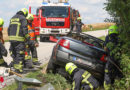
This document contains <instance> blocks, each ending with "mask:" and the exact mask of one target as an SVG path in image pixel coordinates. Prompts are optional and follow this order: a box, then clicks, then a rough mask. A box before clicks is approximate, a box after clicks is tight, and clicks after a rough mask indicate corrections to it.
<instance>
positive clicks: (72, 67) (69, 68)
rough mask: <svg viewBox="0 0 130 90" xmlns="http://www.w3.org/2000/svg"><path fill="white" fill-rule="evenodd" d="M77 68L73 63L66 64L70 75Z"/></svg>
mask: <svg viewBox="0 0 130 90" xmlns="http://www.w3.org/2000/svg"><path fill="white" fill-rule="evenodd" d="M76 68H77V66H76V65H75V64H73V63H67V64H66V66H65V70H66V72H68V73H69V74H70V75H71V74H72V72H73V71H74V70H75V69H76Z"/></svg>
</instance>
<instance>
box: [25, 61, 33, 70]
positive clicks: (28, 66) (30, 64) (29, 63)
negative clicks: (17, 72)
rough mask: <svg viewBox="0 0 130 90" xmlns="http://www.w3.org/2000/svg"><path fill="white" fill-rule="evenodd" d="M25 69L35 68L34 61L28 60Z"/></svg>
mask: <svg viewBox="0 0 130 90" xmlns="http://www.w3.org/2000/svg"><path fill="white" fill-rule="evenodd" d="M25 68H26V69H32V68H34V66H33V63H32V60H26V61H25Z"/></svg>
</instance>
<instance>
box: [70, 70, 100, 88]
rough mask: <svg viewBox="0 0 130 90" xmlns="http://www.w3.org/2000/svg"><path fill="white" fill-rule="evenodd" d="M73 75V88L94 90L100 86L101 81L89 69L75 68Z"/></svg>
mask: <svg viewBox="0 0 130 90" xmlns="http://www.w3.org/2000/svg"><path fill="white" fill-rule="evenodd" d="M72 76H73V88H72V90H94V89H96V88H98V86H99V82H98V81H97V80H96V79H95V78H94V77H93V76H92V75H91V74H90V73H89V72H88V71H85V70H83V69H78V68H77V69H75V70H74V72H73V73H72Z"/></svg>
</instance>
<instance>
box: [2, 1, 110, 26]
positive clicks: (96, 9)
mask: <svg viewBox="0 0 130 90" xmlns="http://www.w3.org/2000/svg"><path fill="white" fill-rule="evenodd" d="M0 1H1V2H0V6H1V8H0V18H3V19H4V22H5V24H4V26H5V27H8V25H9V20H10V18H11V17H12V16H13V15H15V14H16V12H17V11H19V10H20V9H21V8H27V9H28V7H29V6H32V10H33V13H34V14H35V9H36V8H37V7H38V6H40V5H41V3H42V1H43V0H0ZM50 1H52V2H57V1H58V0H50ZM105 2H106V0H70V1H69V3H70V4H71V6H72V7H73V8H75V9H77V10H79V12H80V14H81V17H82V21H83V23H85V24H92V23H102V22H104V19H105V18H107V17H109V15H108V14H107V12H106V11H105V10H104V9H103V8H104V7H105V6H104V3H105Z"/></svg>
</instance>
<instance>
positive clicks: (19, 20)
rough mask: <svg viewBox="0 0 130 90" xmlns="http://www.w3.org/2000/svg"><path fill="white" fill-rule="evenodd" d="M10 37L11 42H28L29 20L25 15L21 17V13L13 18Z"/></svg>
mask: <svg viewBox="0 0 130 90" xmlns="http://www.w3.org/2000/svg"><path fill="white" fill-rule="evenodd" d="M8 35H9V40H10V41H20V42H24V41H25V39H27V40H28V38H29V35H28V29H27V20H26V18H25V17H24V16H23V15H21V12H18V13H17V14H16V15H14V16H13V17H12V18H11V20H10V25H9V28H8Z"/></svg>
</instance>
